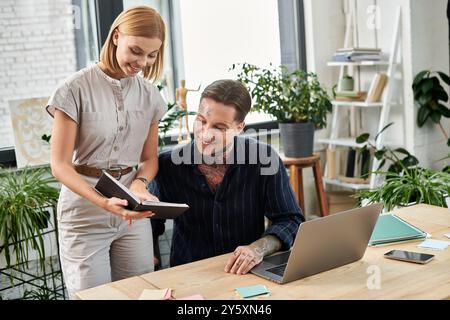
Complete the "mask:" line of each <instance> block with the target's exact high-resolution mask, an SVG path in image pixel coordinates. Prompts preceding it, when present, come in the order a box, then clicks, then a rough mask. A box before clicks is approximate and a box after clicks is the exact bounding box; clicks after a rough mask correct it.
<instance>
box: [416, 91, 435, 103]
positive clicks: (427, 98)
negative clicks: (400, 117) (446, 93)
mask: <svg viewBox="0 0 450 320" xmlns="http://www.w3.org/2000/svg"><path fill="white" fill-rule="evenodd" d="M431 100H433V95H432V94H431V93H425V94H422V95H421V96H420V97H419V99H418V102H419V104H420V105H422V106H424V105H426V104H428V103H429V102H430V101H431Z"/></svg>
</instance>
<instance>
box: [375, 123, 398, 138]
mask: <svg viewBox="0 0 450 320" xmlns="http://www.w3.org/2000/svg"><path fill="white" fill-rule="evenodd" d="M393 124H394V123H393V122H391V123H388V124H387V125H385V126H384V128H383V129H381V131H380V132H378V133H377V135H376V136H375V141H377V139H378V136H379V135H380V134H381V133H382V132H383V131H384V130H386V129H387V128H389V127H390V126H392V125H393Z"/></svg>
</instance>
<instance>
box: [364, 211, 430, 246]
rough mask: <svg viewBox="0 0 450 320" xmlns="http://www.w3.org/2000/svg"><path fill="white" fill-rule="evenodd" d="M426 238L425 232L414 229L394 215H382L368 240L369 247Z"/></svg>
mask: <svg viewBox="0 0 450 320" xmlns="http://www.w3.org/2000/svg"><path fill="white" fill-rule="evenodd" d="M426 236H427V233H426V232H424V231H422V230H420V229H418V228H416V227H414V226H413V225H411V224H409V223H408V222H406V221H404V220H402V219H400V218H399V217H397V216H396V215H393V214H383V215H380V216H379V218H378V220H377V223H376V225H375V228H374V230H373V232H372V236H371V237H370V240H369V246H376V245H382V244H388V243H392V242H400V241H408V240H419V239H424V238H426Z"/></svg>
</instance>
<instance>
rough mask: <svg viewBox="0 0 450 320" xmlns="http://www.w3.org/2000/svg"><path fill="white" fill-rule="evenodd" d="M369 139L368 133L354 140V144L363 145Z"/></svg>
mask: <svg viewBox="0 0 450 320" xmlns="http://www.w3.org/2000/svg"><path fill="white" fill-rule="evenodd" d="M369 137H370V134H369V133H363V134H361V135H359V136H358V137H357V138H356V143H364V142H366V141H367V140H368V139H369Z"/></svg>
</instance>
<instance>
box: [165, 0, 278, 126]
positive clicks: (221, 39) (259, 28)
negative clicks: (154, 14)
mask: <svg viewBox="0 0 450 320" xmlns="http://www.w3.org/2000/svg"><path fill="white" fill-rule="evenodd" d="M174 18H175V19H177V18H178V19H179V21H180V25H181V39H182V45H183V54H182V56H181V57H180V58H181V59H182V63H183V65H184V74H180V75H179V77H180V79H185V80H186V86H187V87H188V88H189V89H196V88H197V87H198V86H199V85H201V89H200V91H199V92H189V94H188V96H187V102H188V109H190V110H194V111H196V110H197V107H198V103H199V99H200V94H201V91H202V90H203V89H204V88H205V87H206V86H207V85H208V84H210V83H211V82H213V81H215V80H217V79H221V78H232V79H233V78H236V72H235V71H234V72H231V71H229V68H230V67H231V66H232V64H234V63H243V62H248V63H252V64H255V65H258V66H261V67H269V66H270V64H273V65H274V66H278V65H280V64H281V54H280V36H279V22H278V1H277V0H245V1H242V0H227V1H222V0H179V17H174ZM190 118H193V117H190ZM190 120H191V121H193V119H190ZM268 120H271V118H270V117H269V116H268V115H264V114H257V113H252V114H250V115H249V116H247V119H246V122H247V123H255V122H262V121H268Z"/></svg>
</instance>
